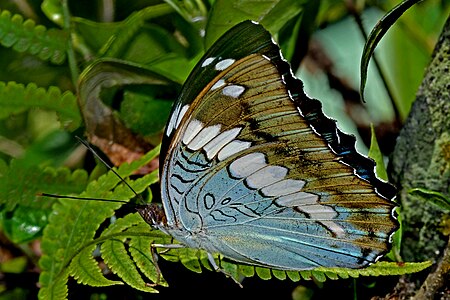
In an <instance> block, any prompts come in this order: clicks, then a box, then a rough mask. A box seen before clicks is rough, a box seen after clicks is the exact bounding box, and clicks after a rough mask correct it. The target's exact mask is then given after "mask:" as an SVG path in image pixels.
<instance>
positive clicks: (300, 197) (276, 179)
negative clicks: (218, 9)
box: [228, 152, 345, 236]
mask: <svg viewBox="0 0 450 300" xmlns="http://www.w3.org/2000/svg"><path fill="white" fill-rule="evenodd" d="M228 170H229V172H230V175H231V176H232V177H234V178H242V179H245V183H246V184H247V186H248V187H249V188H252V189H255V190H256V189H259V190H261V192H262V194H263V195H265V196H267V197H273V198H275V202H276V203H277V204H278V205H280V206H284V207H292V208H295V209H296V210H298V211H300V212H303V213H305V214H306V215H307V216H308V217H309V218H310V219H311V220H313V221H316V222H319V223H320V224H322V225H323V226H325V227H326V228H327V229H328V230H330V231H331V232H333V233H334V234H335V235H336V236H342V235H344V234H345V230H344V228H342V226H340V225H339V224H337V223H336V222H334V221H333V219H334V218H336V216H337V215H338V214H337V212H336V211H335V210H334V209H333V208H332V207H330V206H327V205H322V204H320V203H319V196H318V195H315V194H310V193H306V192H302V191H301V190H302V189H303V187H304V186H305V184H306V182H305V181H303V180H296V179H290V178H286V179H285V177H286V176H287V175H288V169H287V168H286V167H282V166H271V165H269V164H268V163H267V160H266V158H265V155H264V154H263V153H259V152H254V153H250V154H246V155H244V156H242V157H240V158H238V159H236V160H235V161H233V162H232V163H231V164H230V166H229V167H228Z"/></svg>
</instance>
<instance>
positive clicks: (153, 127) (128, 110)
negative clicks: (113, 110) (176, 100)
mask: <svg viewBox="0 0 450 300" xmlns="http://www.w3.org/2000/svg"><path fill="white" fill-rule="evenodd" d="M158 90H159V92H160V91H161V88H159V89H155V88H153V89H149V88H146V89H142V88H141V89H139V90H137V91H134V90H133V91H130V90H127V91H125V93H124V100H123V101H122V103H121V106H120V115H121V119H122V120H123V122H124V123H125V125H126V126H127V127H128V128H130V129H131V130H133V131H134V132H138V133H140V134H141V135H143V136H149V135H154V134H157V133H160V132H162V131H163V129H164V127H165V126H166V123H167V120H168V119H169V114H170V111H171V109H172V101H169V100H165V99H158V94H157V92H158Z"/></svg>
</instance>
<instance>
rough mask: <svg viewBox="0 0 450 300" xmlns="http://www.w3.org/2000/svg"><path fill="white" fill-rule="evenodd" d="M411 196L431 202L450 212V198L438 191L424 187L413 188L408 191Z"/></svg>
mask: <svg viewBox="0 0 450 300" xmlns="http://www.w3.org/2000/svg"><path fill="white" fill-rule="evenodd" d="M408 193H410V194H411V195H413V196H417V197H420V198H421V199H422V200H424V201H426V202H428V203H432V204H433V205H435V206H436V207H438V208H439V209H441V210H442V211H444V212H450V198H449V197H448V196H446V195H444V194H442V193H440V192H436V191H431V190H427V189H424V188H413V189H410V190H409V191H408Z"/></svg>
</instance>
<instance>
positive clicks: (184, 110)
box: [174, 104, 189, 129]
mask: <svg viewBox="0 0 450 300" xmlns="http://www.w3.org/2000/svg"><path fill="white" fill-rule="evenodd" d="M188 109H189V104H186V105H185V106H183V107H182V108H181V110H180V112H179V114H178V117H177V123H176V124H175V127H174V128H175V129H177V128H178V126H179V125H180V122H181V120H182V119H183V117H184V115H185V114H186V112H187V110H188Z"/></svg>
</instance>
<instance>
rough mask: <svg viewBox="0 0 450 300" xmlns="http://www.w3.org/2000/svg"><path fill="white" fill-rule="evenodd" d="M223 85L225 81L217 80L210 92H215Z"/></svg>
mask: <svg viewBox="0 0 450 300" xmlns="http://www.w3.org/2000/svg"><path fill="white" fill-rule="evenodd" d="M224 85H225V80H223V79H219V80H217V82H216V83H214V85H213V86H212V87H211V91H214V90H216V89H218V88H220V87H222V86H224Z"/></svg>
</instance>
